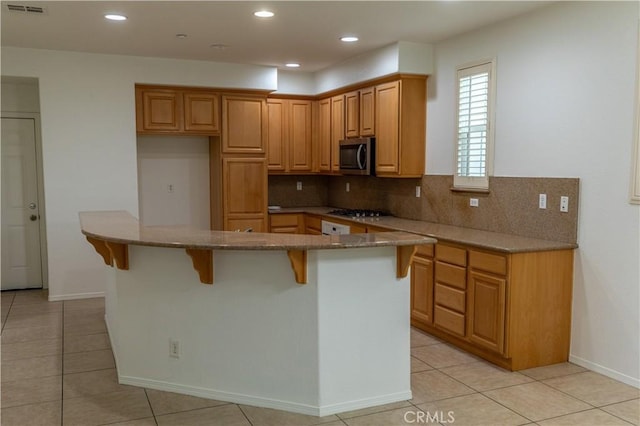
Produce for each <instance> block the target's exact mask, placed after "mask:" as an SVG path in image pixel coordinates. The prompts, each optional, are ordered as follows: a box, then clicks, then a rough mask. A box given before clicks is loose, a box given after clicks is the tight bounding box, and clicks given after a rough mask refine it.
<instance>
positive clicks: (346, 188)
mask: <svg viewBox="0 0 640 426" xmlns="http://www.w3.org/2000/svg"><path fill="white" fill-rule="evenodd" d="M344 190H345V191H347V192H349V191H351V185H349V182H347V184H346V186H345V188H344Z"/></svg>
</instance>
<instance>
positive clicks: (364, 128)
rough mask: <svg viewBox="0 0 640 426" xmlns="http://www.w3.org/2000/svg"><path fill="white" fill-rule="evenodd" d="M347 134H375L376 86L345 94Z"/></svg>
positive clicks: (349, 135) (358, 135) (355, 135)
mask: <svg viewBox="0 0 640 426" xmlns="http://www.w3.org/2000/svg"><path fill="white" fill-rule="evenodd" d="M344 103H345V119H344V125H345V136H346V137H347V138H357V137H368V136H374V134H375V126H374V123H375V88H374V87H368V88H366V89H360V90H356V91H353V92H349V93H347V94H345V95H344Z"/></svg>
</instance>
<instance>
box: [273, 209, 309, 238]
mask: <svg viewBox="0 0 640 426" xmlns="http://www.w3.org/2000/svg"><path fill="white" fill-rule="evenodd" d="M303 230H304V219H303V217H302V214H300V213H295V214H288V213H278V214H270V215H269V232H274V233H279V234H301V233H302V232H303Z"/></svg>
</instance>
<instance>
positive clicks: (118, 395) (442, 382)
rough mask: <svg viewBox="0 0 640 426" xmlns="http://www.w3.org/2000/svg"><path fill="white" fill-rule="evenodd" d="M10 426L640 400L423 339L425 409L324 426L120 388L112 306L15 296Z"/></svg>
mask: <svg viewBox="0 0 640 426" xmlns="http://www.w3.org/2000/svg"><path fill="white" fill-rule="evenodd" d="M0 301H1V310H0V314H1V317H2V346H1V356H2V370H1V373H2V374H1V383H0V387H1V394H2V398H1V400H2V403H1V409H0V416H1V421H0V422H1V424H2V426H11V425H18V426H35V425H44V426H50V425H65V426H67V425H79V426H90V425H103V424H110V425H129V426H147V425H149V426H151V425H162V426H163V425H180V426H189V425H207V426H210V425H211V426H215V425H221V426H235V425H238V426H241V425H253V426H258V425H264V426H267V425H271V426H287V425H292V426H305V425H317V424H322V425H324V426H338V425H342V426H344V425H349V426H376V425H380V426H393V425H410V424H413V425H418V424H438V422H440V423H441V424H443V425H450V424H454V425H492V426H493V425H526V424H539V425H545V426H546V425H598V426H602V425H629V424H634V425H638V424H639V423H640V408H639V407H640V399H639V397H640V391H639V390H638V389H636V388H633V387H631V386H628V385H625V384H623V383H620V382H617V381H615V380H612V379H610V378H608V377H605V376H602V375H600V374H597V373H594V372H591V371H588V370H585V369H584V368H581V367H579V366H577V365H574V364H570V363H564V364H557V365H553V366H549V367H541V368H534V369H531V370H525V371H520V372H509V371H505V370H503V369H500V368H498V367H495V366H494V365H492V364H489V363H487V362H485V361H483V360H480V359H478V358H476V357H475V356H472V355H469V354H467V353H465V352H463V351H460V350H458V349H456V348H454V347H452V346H450V345H448V344H446V343H443V342H442V341H440V340H438V339H436V338H434V337H432V336H429V335H427V334H424V333H422V332H420V331H418V330H412V331H411V353H412V358H411V371H412V378H411V385H412V386H411V387H412V392H413V399H412V400H410V401H402V402H398V403H394V404H388V405H384V406H380V407H374V408H369V409H365V410H358V411H354V412H348V413H341V414H338V415H334V416H327V417H321V418H319V417H313V416H305V415H301V414H292V413H287V412H282V411H277V410H271V409H264V408H257V407H250V406H245V405H239V404H230V403H226V402H221V401H215V400H209V399H203V398H195V397H190V396H185V395H178V394H173V393H168V392H160V391H156V390H151V389H142V388H137V387H132V386H123V385H119V384H118V383H117V379H116V370H115V364H114V361H113V355H112V353H111V348H110V345H109V339H108V336H107V334H106V328H105V325H104V301H103V299H86V300H72V301H65V302H48V301H47V293H46V292H44V291H40V290H30V291H18V292H3V293H2V294H1V295H0Z"/></svg>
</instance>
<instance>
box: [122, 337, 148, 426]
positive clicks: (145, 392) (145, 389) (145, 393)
mask: <svg viewBox="0 0 640 426" xmlns="http://www.w3.org/2000/svg"><path fill="white" fill-rule="evenodd" d="M112 350H113V349H112ZM117 375H118V368H117V367H116V376H117ZM116 380H117V377H116ZM142 390H143V391H144V396H145V398H147V404H149V409H150V410H151V415H152V416H153V422H154V423H155V424H156V426H158V419H156V413H155V412H154V411H153V405H151V400H150V399H149V394H148V393H147V388H142Z"/></svg>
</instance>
